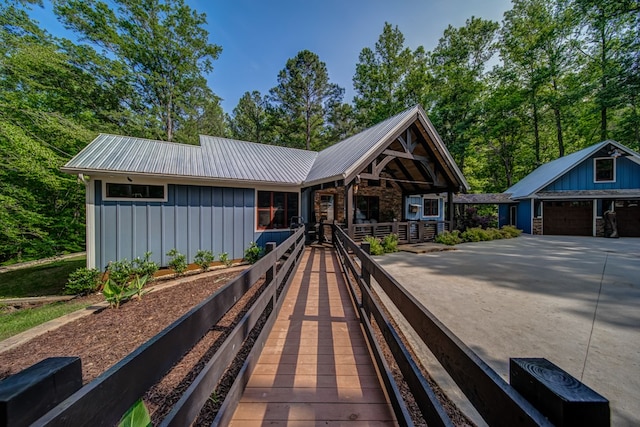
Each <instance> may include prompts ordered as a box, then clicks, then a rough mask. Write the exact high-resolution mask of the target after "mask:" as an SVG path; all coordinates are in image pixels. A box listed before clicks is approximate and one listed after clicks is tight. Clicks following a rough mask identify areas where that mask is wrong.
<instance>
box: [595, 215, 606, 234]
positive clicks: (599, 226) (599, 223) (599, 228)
mask: <svg viewBox="0 0 640 427" xmlns="http://www.w3.org/2000/svg"><path fill="white" fill-rule="evenodd" d="M596 237H604V218H596Z"/></svg>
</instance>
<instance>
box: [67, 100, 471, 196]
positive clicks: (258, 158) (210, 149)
mask: <svg viewBox="0 0 640 427" xmlns="http://www.w3.org/2000/svg"><path fill="white" fill-rule="evenodd" d="M416 120H420V121H421V122H422V123H424V124H426V127H427V128H428V129H429V131H430V132H431V133H432V135H431V137H432V138H431V139H432V140H433V143H434V144H435V149H436V150H437V151H438V152H439V153H440V154H441V155H442V157H443V158H444V159H445V163H446V164H445V165H443V167H445V168H449V169H450V170H451V171H452V173H453V176H455V177H456V179H457V180H458V182H459V183H460V185H461V186H462V187H463V188H465V189H466V188H468V184H467V182H466V180H465V179H464V176H462V173H461V172H460V170H459V169H458V168H457V166H456V164H455V162H454V161H453V159H452V157H451V155H450V153H449V152H448V150H447V149H446V147H445V146H444V143H443V142H442V140H441V139H440V137H439V136H438V134H437V132H435V130H434V129H433V127H432V126H431V123H430V122H429V120H428V118H427V117H426V114H425V113H424V111H423V110H422V108H421V107H420V106H416V107H413V108H410V109H408V110H406V111H403V112H402V113H400V114H397V115H395V116H393V117H391V118H389V119H387V120H385V121H383V122H381V123H378V124H377V125H375V126H372V127H370V128H368V129H366V130H364V131H362V132H360V133H358V134H357V135H354V136H352V137H350V138H347V139H345V140H343V141H341V142H339V143H337V144H335V145H332V146H330V147H328V148H326V149H325V150H323V151H321V152H319V153H318V152H314V151H306V150H299V149H294V148H288V147H281V146H274V145H266V144H257V143H253V142H246V141H238V140H233V139H227V138H220V137H212V136H200V145H188V144H179V143H174V142H163V141H153V140H149V139H143V138H134V137H128V136H118V135H108V134H100V135H99V136H98V137H97V138H96V139H95V140H93V141H92V142H91V143H90V144H89V145H87V147H85V148H84V149H83V150H82V151H81V152H80V153H79V154H78V155H76V156H75V157H74V158H73V159H71V160H70V161H69V162H68V163H67V164H66V165H65V166H64V167H63V168H62V170H63V171H65V172H69V173H88V174H91V173H95V172H103V173H122V174H126V173H130V174H144V175H155V176H179V177H186V178H199V179H212V180H242V181H250V182H258V183H275V184H285V185H303V184H304V185H313V184H318V183H322V182H330V181H332V180H339V179H344V178H346V177H347V175H349V174H352V173H355V172H357V171H358V170H359V169H361V168H363V167H365V166H366V164H365V163H366V162H367V161H369V160H368V158H369V157H370V156H371V155H375V154H376V150H383V149H384V148H385V146H386V144H388V143H390V142H391V138H393V137H395V136H397V134H398V133H399V132H401V131H402V130H403V129H404V128H405V127H407V126H409V125H411V124H412V123H414V122H415V121H416Z"/></svg>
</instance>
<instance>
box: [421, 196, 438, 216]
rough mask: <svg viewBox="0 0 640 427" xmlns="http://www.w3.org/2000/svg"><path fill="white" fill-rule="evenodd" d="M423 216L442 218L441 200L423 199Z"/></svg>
mask: <svg viewBox="0 0 640 427" xmlns="http://www.w3.org/2000/svg"><path fill="white" fill-rule="evenodd" d="M422 216H440V199H427V198H425V199H422Z"/></svg>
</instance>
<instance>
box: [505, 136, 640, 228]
mask: <svg viewBox="0 0 640 427" xmlns="http://www.w3.org/2000/svg"><path fill="white" fill-rule="evenodd" d="M504 193H505V195H508V196H509V198H510V200H511V201H513V202H517V203H515V204H513V203H512V204H508V203H502V204H500V206H499V222H500V225H501V226H502V225H506V224H511V225H515V226H516V227H518V228H520V229H522V230H523V231H524V232H525V233H529V234H544V235H575V236H604V235H605V216H606V215H605V213H607V212H615V216H616V222H617V230H618V234H619V236H622V237H640V155H639V154H638V153H636V152H635V151H633V150H631V149H629V148H627V147H625V146H624V145H622V144H620V143H618V142H616V141H612V140H608V141H603V142H600V143H598V144H595V145H592V146H590V147H587V148H585V149H583V150H580V151H577V152H575V153H572V154H569V155H567V156H564V157H561V158H559V159H557V160H554V161H552V162H549V163H546V164H544V165H542V166H540V167H539V168H537V169H535V170H534V171H533V172H531V173H530V174H529V175H527V176H526V177H524V178H523V179H522V180H521V181H519V182H518V183H516V184H515V185H513V186H512V187H510V188H509V189H507V190H506V191H505V192H504Z"/></svg>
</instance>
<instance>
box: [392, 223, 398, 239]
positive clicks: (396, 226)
mask: <svg viewBox="0 0 640 427" xmlns="http://www.w3.org/2000/svg"><path fill="white" fill-rule="evenodd" d="M391 232H392V233H393V234H395V235H398V221H397V220H395V219H394V220H393V222H392V223H391Z"/></svg>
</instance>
